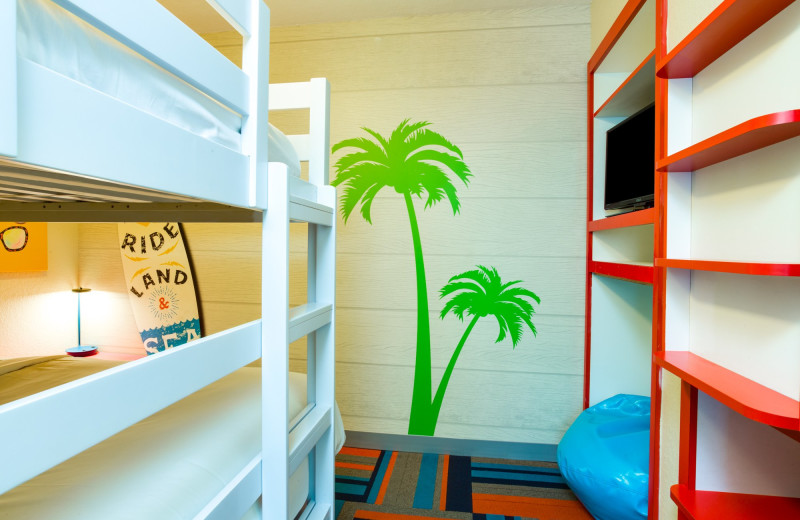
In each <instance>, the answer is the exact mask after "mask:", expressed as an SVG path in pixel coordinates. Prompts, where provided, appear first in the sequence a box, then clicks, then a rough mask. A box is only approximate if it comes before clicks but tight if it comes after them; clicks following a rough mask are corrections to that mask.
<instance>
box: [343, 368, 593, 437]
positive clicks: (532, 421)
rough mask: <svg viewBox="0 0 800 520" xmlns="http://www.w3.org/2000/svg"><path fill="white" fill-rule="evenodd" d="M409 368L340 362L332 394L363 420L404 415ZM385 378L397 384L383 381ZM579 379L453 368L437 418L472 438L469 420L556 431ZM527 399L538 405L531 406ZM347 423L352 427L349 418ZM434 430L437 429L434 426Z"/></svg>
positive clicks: (561, 426)
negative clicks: (456, 426) (334, 392)
mask: <svg viewBox="0 0 800 520" xmlns="http://www.w3.org/2000/svg"><path fill="white" fill-rule="evenodd" d="M413 370H414V369H413V367H404V366H387V365H362V364H350V363H343V362H339V363H338V364H337V370H336V381H337V386H336V394H337V395H336V397H337V399H338V400H339V405H340V407H341V410H342V414H343V415H345V416H347V415H356V416H359V417H362V418H363V420H362V423H368V420H367V419H376V424H380V422H381V421H382V420H384V419H391V420H401V421H402V420H403V419H405V420H407V419H408V410H409V406H410V402H411V382H412V380H413ZM440 375H441V371H434V380H435V381H437V382H438V380H439V377H440ZM387 380H390V381H396V382H397V384H394V385H386V383H385V382H386V381H387ZM581 380H582V377H580V376H563V375H555V374H524V373H517V374H513V373H507V372H494V371H488V370H456V371H454V372H453V377H452V379H451V380H450V385H449V386H448V389H447V393H446V395H445V398H444V403H443V406H442V412H441V416H440V417H441V421H442V423H451V424H457V425H462V426H464V427H465V428H464V430H462V432H463V433H465V434H466V435H465V437H466V438H474V437H473V436H472V435H471V434H470V433H469V432H470V428H469V427H471V426H475V427H481V426H489V427H493V428H516V429H520V428H525V427H527V428H535V429H539V430H551V431H555V432H558V431H561V430H563V429H566V427H567V426H569V424H570V422H571V421H572V420H573V419H574V415H576V414H577V412H578V411H577V410H576V411H575V412H574V414H570V415H565V414H563V413H561V412H560V410H561V409H562V408H564V407H567V408H568V407H570V406H571V402H572V401H573V400H575V399H578V400H580V395H581V386H580V381H581ZM565 389H568V390H569V391H565ZM523 397H525V398H523ZM531 401H535V403H536V405H537V406H532V403H531ZM407 426H408V423H407V422H406V423H405V427H406V428H407ZM345 427H346V428H351V426H350V425H348V424H347V422H345ZM367 431H372V430H371V429H369V430H367ZM382 433H403V432H402V431H400V432H398V431H394V432H382ZM437 434H439V435H441V434H440V433H439V432H438V431H437ZM525 440H526V441H529V442H540V441H538V440H533V439H525Z"/></svg>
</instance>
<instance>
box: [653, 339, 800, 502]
mask: <svg viewBox="0 0 800 520" xmlns="http://www.w3.org/2000/svg"><path fill="white" fill-rule="evenodd" d="M653 361H654V362H655V363H656V364H657V365H659V366H661V367H662V368H664V369H665V370H668V371H670V372H672V373H673V374H675V375H676V376H678V377H680V378H681V379H683V380H684V381H686V382H687V383H689V384H690V385H692V386H693V387H695V388H697V389H698V390H701V391H702V392H705V393H706V394H708V395H710V396H711V397H713V398H714V399H716V400H717V401H719V402H721V403H722V404H724V405H725V406H727V407H728V408H731V409H732V410H735V411H736V412H738V413H740V414H741V415H744V416H745V417H747V418H749V419H752V420H754V421H758V422H760V423H764V424H768V425H770V426H775V427H777V428H784V429H787V430H792V431H796V430H800V402H798V401H797V400H795V399H792V398H790V397H787V396H785V395H783V394H781V393H779V392H776V391H775V390H772V389H770V388H767V387H766V386H764V385H761V384H759V383H756V382H755V381H752V380H750V379H748V378H746V377H744V376H742V375H739V374H737V373H736V372H733V371H732V370H728V369H727V368H724V367H721V366H719V365H717V364H716V363H712V362H711V361H708V360H707V359H705V358H702V357H700V356H698V355H696V354H693V353H691V352H687V351H667V352H663V351H662V352H656V353H655V354H653ZM720 518H724V517H720ZM776 518H777V517H776Z"/></svg>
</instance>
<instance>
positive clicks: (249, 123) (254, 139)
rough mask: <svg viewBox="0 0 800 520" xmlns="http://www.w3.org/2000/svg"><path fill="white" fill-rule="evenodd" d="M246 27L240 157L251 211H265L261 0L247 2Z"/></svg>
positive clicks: (265, 52)
mask: <svg viewBox="0 0 800 520" xmlns="http://www.w3.org/2000/svg"><path fill="white" fill-rule="evenodd" d="M249 8H250V16H249V17H248V18H247V20H248V22H249V23H250V27H248V28H247V29H248V30H247V33H248V34H247V35H245V36H243V44H242V70H243V71H244V72H245V74H246V75H247V78H248V82H249V87H250V90H249V93H250V99H249V100H248V108H249V112H248V114H246V115H244V118H243V120H242V153H243V154H245V155H247V156H249V158H250V187H249V191H248V193H249V194H250V199H249V201H248V202H249V204H250V206H251V207H255V208H259V209H262V210H263V209H266V208H267V174H268V171H267V170H268V168H269V165H268V161H269V157H268V149H269V138H268V134H269V125H268V113H269V33H270V27H269V23H270V15H269V8H268V7H267V6H266V5H265V4H264V2H262V1H261V0H249Z"/></svg>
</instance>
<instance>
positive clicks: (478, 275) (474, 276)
mask: <svg viewBox="0 0 800 520" xmlns="http://www.w3.org/2000/svg"><path fill="white" fill-rule="evenodd" d="M460 278H465V279H467V280H473V281H474V282H476V283H477V284H478V285H479V286H480V287H481V289H482V290H483V291H484V293H485V292H486V284H487V280H486V276H485V275H484V273H483V271H481V270H479V269H473V270H471V271H464V272H463V273H459V274H457V275H454V276H453V277H452V278H450V281H451V282H452V281H455V280H458V279H460Z"/></svg>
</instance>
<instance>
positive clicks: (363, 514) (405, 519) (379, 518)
mask: <svg viewBox="0 0 800 520" xmlns="http://www.w3.org/2000/svg"><path fill="white" fill-rule="evenodd" d="M353 516H355V517H356V518H363V519H364V520H442V519H441V518H435V517H432V516H417V515H401V514H395V513H381V512H380V511H362V510H361V509H359V510H357V511H356V512H355V513H353Z"/></svg>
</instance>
